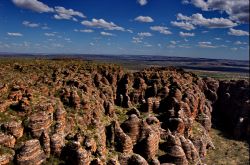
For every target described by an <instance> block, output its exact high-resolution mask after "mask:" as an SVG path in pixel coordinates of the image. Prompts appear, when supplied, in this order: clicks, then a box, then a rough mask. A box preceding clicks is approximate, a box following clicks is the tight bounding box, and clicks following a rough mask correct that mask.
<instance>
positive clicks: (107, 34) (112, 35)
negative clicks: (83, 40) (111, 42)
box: [100, 32, 114, 36]
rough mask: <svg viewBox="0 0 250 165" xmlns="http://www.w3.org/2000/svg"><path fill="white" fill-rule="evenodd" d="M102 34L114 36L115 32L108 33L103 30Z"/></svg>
mask: <svg viewBox="0 0 250 165" xmlns="http://www.w3.org/2000/svg"><path fill="white" fill-rule="evenodd" d="M100 34H101V35H103V36H114V34H112V33H107V32H101V33H100Z"/></svg>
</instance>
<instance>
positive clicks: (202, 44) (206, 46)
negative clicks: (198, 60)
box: [198, 41, 216, 48]
mask: <svg viewBox="0 0 250 165" xmlns="http://www.w3.org/2000/svg"><path fill="white" fill-rule="evenodd" d="M198 46H199V47H201V48H216V46H214V45H212V43H211V42H206V41H205V42H199V43H198Z"/></svg>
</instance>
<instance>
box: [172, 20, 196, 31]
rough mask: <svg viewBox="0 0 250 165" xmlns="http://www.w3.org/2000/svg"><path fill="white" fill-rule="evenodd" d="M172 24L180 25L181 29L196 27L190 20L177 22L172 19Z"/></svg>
mask: <svg viewBox="0 0 250 165" xmlns="http://www.w3.org/2000/svg"><path fill="white" fill-rule="evenodd" d="M171 24H172V25H173V26H176V27H179V28H181V29H185V30H194V29H195V27H194V25H192V24H191V23H189V22H183V21H182V22H176V21H171Z"/></svg>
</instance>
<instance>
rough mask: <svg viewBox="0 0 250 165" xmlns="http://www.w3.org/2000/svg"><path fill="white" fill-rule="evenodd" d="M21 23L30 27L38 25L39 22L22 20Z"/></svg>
mask: <svg viewBox="0 0 250 165" xmlns="http://www.w3.org/2000/svg"><path fill="white" fill-rule="evenodd" d="M23 25H24V26H27V27H31V28H35V27H39V24H37V23H32V22H29V21H23Z"/></svg>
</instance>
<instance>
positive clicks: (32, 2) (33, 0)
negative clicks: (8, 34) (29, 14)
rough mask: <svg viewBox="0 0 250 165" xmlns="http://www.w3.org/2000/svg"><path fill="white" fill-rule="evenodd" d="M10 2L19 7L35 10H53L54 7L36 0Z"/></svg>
mask: <svg viewBox="0 0 250 165" xmlns="http://www.w3.org/2000/svg"><path fill="white" fill-rule="evenodd" d="M12 2H13V3H14V4H15V5H16V6H17V7H20V8H24V9H29V10H32V11H35V12H39V13H44V12H53V11H54V9H53V8H51V7H49V6H48V5H46V4H44V3H42V2H40V1H38V0H12Z"/></svg>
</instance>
